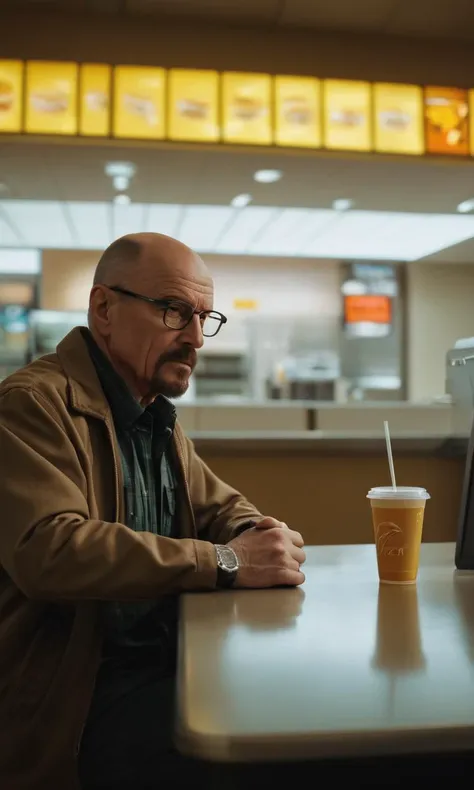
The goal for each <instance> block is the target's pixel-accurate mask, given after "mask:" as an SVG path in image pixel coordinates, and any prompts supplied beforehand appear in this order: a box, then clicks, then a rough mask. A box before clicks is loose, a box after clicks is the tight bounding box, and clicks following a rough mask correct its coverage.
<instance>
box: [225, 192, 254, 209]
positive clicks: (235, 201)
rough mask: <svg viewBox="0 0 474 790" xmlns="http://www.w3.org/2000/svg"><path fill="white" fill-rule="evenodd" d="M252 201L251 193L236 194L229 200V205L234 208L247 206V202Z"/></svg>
mask: <svg viewBox="0 0 474 790" xmlns="http://www.w3.org/2000/svg"><path fill="white" fill-rule="evenodd" d="M251 202H252V195H248V194H243V195H236V196H235V197H234V198H232V200H231V201H230V205H231V206H233V207H234V208H245V206H248V204H249V203H251Z"/></svg>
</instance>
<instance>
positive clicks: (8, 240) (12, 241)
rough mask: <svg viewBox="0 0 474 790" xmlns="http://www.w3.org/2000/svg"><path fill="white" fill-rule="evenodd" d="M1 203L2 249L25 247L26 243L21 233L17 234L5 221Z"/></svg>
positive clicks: (0, 235) (0, 236) (0, 234)
mask: <svg viewBox="0 0 474 790" xmlns="http://www.w3.org/2000/svg"><path fill="white" fill-rule="evenodd" d="M1 205H2V204H1V203H0V247H23V246H24V244H25V242H24V240H22V237H21V235H20V234H19V233H16V232H15V231H14V230H13V228H11V227H10V225H9V224H8V222H6V221H5V219H3V217H2V213H1Z"/></svg>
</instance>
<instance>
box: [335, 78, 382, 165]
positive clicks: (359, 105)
mask: <svg viewBox="0 0 474 790" xmlns="http://www.w3.org/2000/svg"><path fill="white" fill-rule="evenodd" d="M371 137H372V134H371V100H370V85H369V83H368V82H347V81H342V80H326V81H325V82H324V145H325V146H326V148H337V149H341V150H349V151H370V149H371Z"/></svg>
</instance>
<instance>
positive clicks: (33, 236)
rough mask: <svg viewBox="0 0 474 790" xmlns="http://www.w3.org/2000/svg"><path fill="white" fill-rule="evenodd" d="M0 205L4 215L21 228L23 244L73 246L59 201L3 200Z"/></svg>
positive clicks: (60, 247)
mask: <svg viewBox="0 0 474 790" xmlns="http://www.w3.org/2000/svg"><path fill="white" fill-rule="evenodd" d="M1 205H2V209H3V212H4V214H5V216H6V218H7V219H10V221H11V222H12V223H13V225H14V226H16V227H18V228H21V229H22V231H23V234H24V237H25V241H26V243H27V246H29V247H51V246H54V247H55V248H56V249H65V248H66V249H67V248H70V247H73V246H74V239H73V238H72V236H71V232H70V228H69V226H68V223H67V222H66V217H65V214H64V211H63V209H62V204H61V203H59V202H56V201H51V200H4V201H2V204H1ZM22 246H25V245H24V244H23V245H22Z"/></svg>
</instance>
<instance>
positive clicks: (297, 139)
mask: <svg viewBox="0 0 474 790" xmlns="http://www.w3.org/2000/svg"><path fill="white" fill-rule="evenodd" d="M320 94H321V84H320V81H319V80H317V79H313V78H312V77H275V142H276V143H277V144H278V145H288V146H299V147H308V148H318V147H319V146H320V145H321V96H320Z"/></svg>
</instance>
